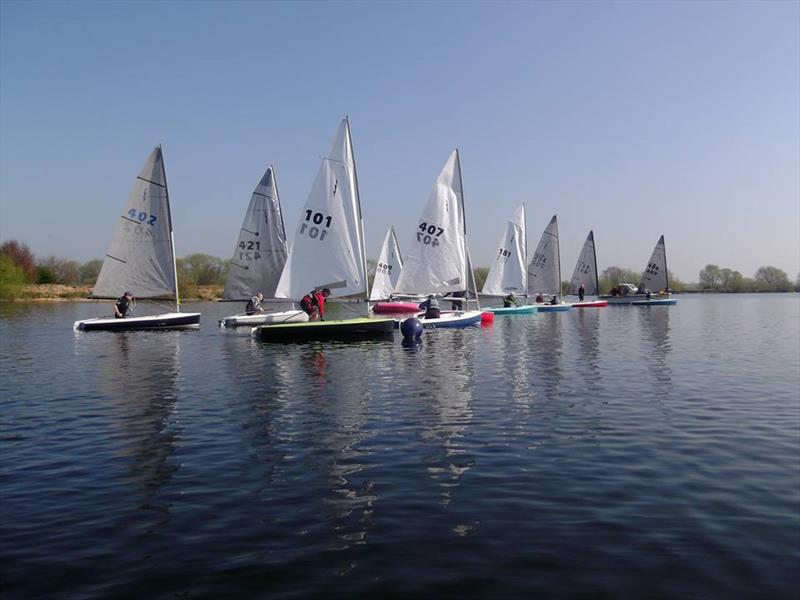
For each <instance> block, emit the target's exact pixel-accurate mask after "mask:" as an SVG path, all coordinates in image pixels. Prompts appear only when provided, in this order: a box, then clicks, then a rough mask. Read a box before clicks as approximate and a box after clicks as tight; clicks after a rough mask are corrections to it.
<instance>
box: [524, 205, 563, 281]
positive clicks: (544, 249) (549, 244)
mask: <svg viewBox="0 0 800 600" xmlns="http://www.w3.org/2000/svg"><path fill="white" fill-rule="evenodd" d="M560 260H561V259H560V257H559V252H558V219H557V218H556V216H555V215H553V218H552V219H550V223H548V225H547V227H546V228H545V230H544V233H543V234H542V239H540V240H539V245H538V246H536V252H534V254H533V257H532V258H531V261H530V263H528V294H529V295H536V294H550V295H552V296H555V295H559V296H560V295H561V264H560Z"/></svg>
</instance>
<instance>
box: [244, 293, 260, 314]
mask: <svg viewBox="0 0 800 600" xmlns="http://www.w3.org/2000/svg"><path fill="white" fill-rule="evenodd" d="M263 299H264V294H262V293H261V292H258V293H257V294H256V295H255V296H253V297H252V298H250V300H248V301H247V306H245V307H244V312H245V314H247V315H254V314H256V313H262V312H264V309H263V308H261V301H262V300H263Z"/></svg>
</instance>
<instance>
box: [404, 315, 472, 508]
mask: <svg viewBox="0 0 800 600" xmlns="http://www.w3.org/2000/svg"><path fill="white" fill-rule="evenodd" d="M479 333H480V331H479V330H459V329H454V330H449V331H448V330H443V331H434V332H432V333H431V332H429V333H426V334H425V335H424V338H425V341H424V345H422V346H421V347H420V352H419V353H417V354H416V355H413V356H412V355H410V354H408V353H403V354H404V355H405V356H407V358H408V360H406V361H400V362H399V363H398V364H397V365H396V372H397V377H398V378H399V379H400V380H402V381H403V385H404V390H403V395H404V397H405V398H408V400H409V401H410V402H417V403H418V406H419V410H420V412H421V413H422V417H421V427H422V430H421V432H420V437H421V439H422V442H423V444H424V447H423V448H422V452H423V455H422V461H423V463H424V464H425V466H426V469H427V471H428V473H429V474H430V476H431V477H432V478H433V479H434V481H436V482H438V484H439V486H440V488H441V489H440V492H439V501H440V503H441V504H442V506H447V505H448V504H450V502H451V501H452V500H453V494H454V493H455V491H456V489H457V488H458V487H459V485H460V483H461V479H462V477H464V475H465V474H466V473H467V471H469V470H470V468H471V467H472V465H473V464H474V462H475V461H474V459H473V458H472V457H470V456H469V454H468V450H467V448H465V447H464V446H463V445H462V443H461V439H462V437H463V436H464V434H465V432H466V430H467V428H468V427H469V426H470V424H471V422H472V418H473V408H472V400H473V398H472V390H473V387H474V379H475V347H476V343H477V340H478V338H479Z"/></svg>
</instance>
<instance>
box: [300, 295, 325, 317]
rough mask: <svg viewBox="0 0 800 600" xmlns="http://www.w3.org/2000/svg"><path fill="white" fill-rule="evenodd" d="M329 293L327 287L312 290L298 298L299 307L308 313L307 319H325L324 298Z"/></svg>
mask: <svg viewBox="0 0 800 600" xmlns="http://www.w3.org/2000/svg"><path fill="white" fill-rule="evenodd" d="M330 295H331V291H330V289H328V288H322V290H312V291H310V292H309V293H308V294H306V295H305V296H303V298H302V299H301V300H300V308H302V309H303V310H304V311H305V313H306V314H307V315H308V320H309V321H324V320H325V299H326V298H327V297H328V296H330Z"/></svg>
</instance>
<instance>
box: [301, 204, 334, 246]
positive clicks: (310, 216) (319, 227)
mask: <svg viewBox="0 0 800 600" xmlns="http://www.w3.org/2000/svg"><path fill="white" fill-rule="evenodd" d="M330 226H331V217H330V216H325V215H323V214H322V213H321V212H314V211H313V210H306V220H305V222H304V223H303V224H301V225H300V235H303V234H307V235H308V237H310V238H311V239H312V240H319V241H322V240H324V239H325V236H326V235H328V228H329V227H330Z"/></svg>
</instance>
